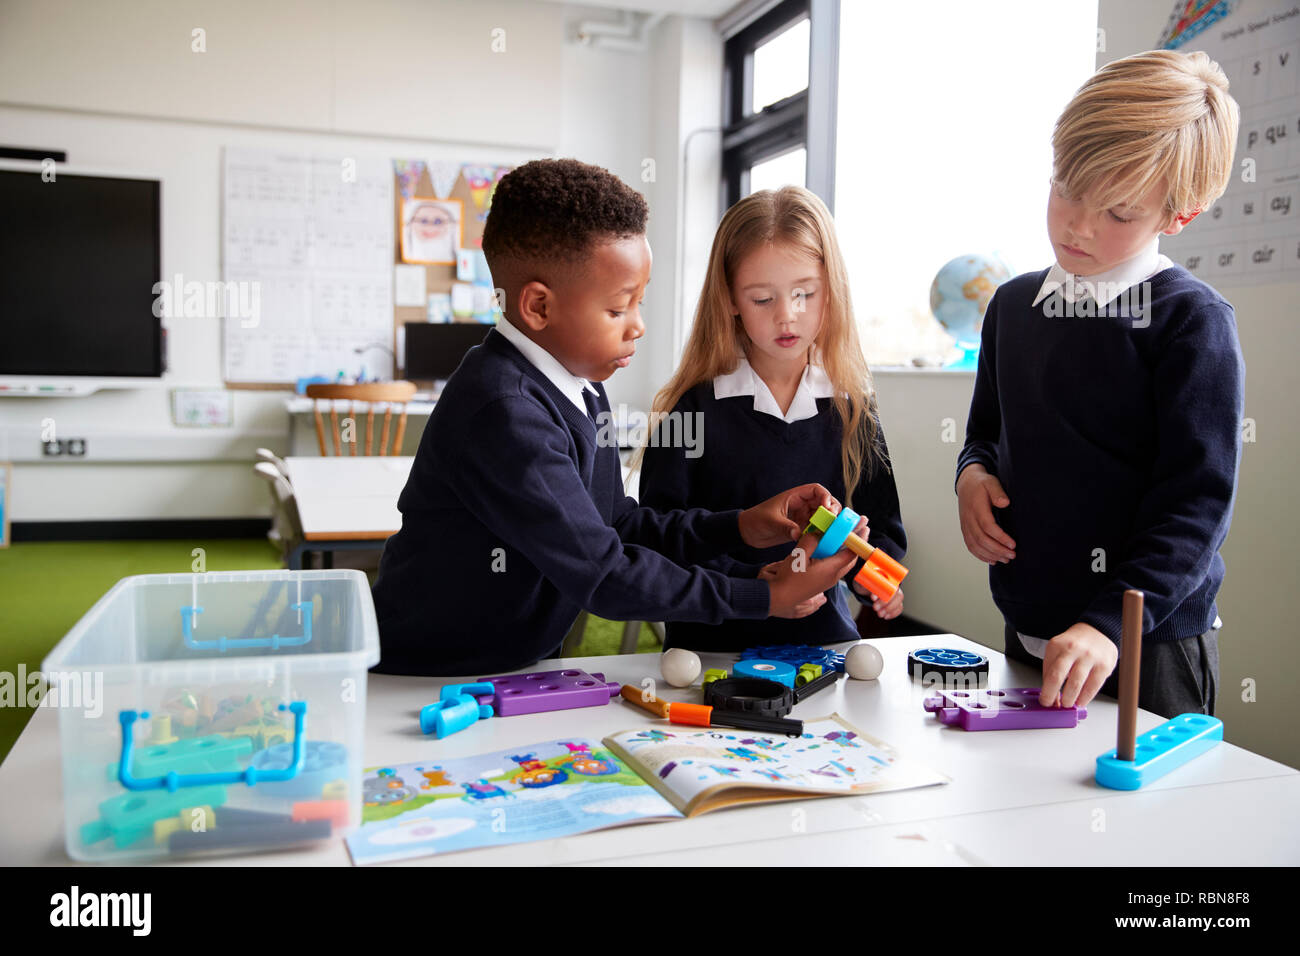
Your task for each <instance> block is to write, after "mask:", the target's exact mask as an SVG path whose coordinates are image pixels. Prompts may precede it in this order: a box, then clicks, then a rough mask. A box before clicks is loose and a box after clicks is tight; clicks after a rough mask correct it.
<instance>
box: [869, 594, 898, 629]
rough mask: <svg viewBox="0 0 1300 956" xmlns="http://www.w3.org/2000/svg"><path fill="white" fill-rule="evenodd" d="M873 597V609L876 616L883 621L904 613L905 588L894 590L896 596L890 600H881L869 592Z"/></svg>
mask: <svg viewBox="0 0 1300 956" xmlns="http://www.w3.org/2000/svg"><path fill="white" fill-rule="evenodd" d="M868 597H870V598H871V610H873V611H875V612H876V617H878V618H880V619H881V620H882V621H892V620H893V619H894V618H896V617H898V615H900V614H902V613H903V589H902V588H899V589H898V590H897V591H895V592H894V596H893V597H891V598H890V599H889V600H888V601H881V600H880V598H878V597H876V596H875V595H874V594H871V593H870V592H868Z"/></svg>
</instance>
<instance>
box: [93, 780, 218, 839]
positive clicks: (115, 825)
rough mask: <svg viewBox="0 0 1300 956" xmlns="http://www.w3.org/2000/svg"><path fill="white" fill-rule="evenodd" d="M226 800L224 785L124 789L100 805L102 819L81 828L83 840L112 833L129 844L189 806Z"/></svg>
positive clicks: (209, 804)
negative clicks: (172, 789)
mask: <svg viewBox="0 0 1300 956" xmlns="http://www.w3.org/2000/svg"><path fill="white" fill-rule="evenodd" d="M225 802H226V788H225V787H224V786H221V785H215V786H207V787H193V788H186V789H182V790H178V791H176V792H175V793H172V792H170V791H167V790H150V791H148V792H145V793H122V794H118V795H117V796H116V797H109V798H108V799H107V800H105V801H104V802H103V803H101V804H100V805H99V819H98V820H92V821H90V822H89V823H87V824H85V825H84V826H82V828H81V842H82V843H86V844H90V843H97V842H99V841H100V840H103V839H106V838H107V837H109V836H111V837H112V838H113V842H114V843H115V844H116V845H117V846H118V847H119V848H121V847H128V846H130V845H131V844H132V843H135V842H136V841H137V840H140V839H141V838H143V837H150V838H152V837H153V825H154V823H155V822H156V821H158V820H162V819H163V818H165V817H172V816H175V815H176V814H178V813H180V812H181V811H182V810H184V809H185V808H186V807H201V806H208V807H217V806H221V805H222V804H224V803H225Z"/></svg>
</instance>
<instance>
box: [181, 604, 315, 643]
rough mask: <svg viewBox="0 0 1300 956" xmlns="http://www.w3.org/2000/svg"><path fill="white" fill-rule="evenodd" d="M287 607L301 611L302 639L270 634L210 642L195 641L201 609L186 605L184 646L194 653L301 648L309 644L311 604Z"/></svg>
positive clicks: (217, 639) (182, 628)
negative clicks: (262, 648)
mask: <svg viewBox="0 0 1300 956" xmlns="http://www.w3.org/2000/svg"><path fill="white" fill-rule="evenodd" d="M289 607H291V608H293V609H294V610H297V611H302V637H281V636H280V635H279V634H272V635H271V636H270V637H218V638H216V639H215V640H211V641H196V640H195V639H194V615H196V614H202V613H203V608H201V607H195V606H188V605H187V606H185V607H182V608H181V631H182V632H183V633H184V634H185V646H186V647H188V648H190V649H192V650H196V651H210V650H217V651H228V650H232V649H234V648H239V647H269V648H271V650H273V651H275V650H279V649H280V648H282V647H301V646H302V645H303V644H308V643H310V642H311V608H312V605H311V602H310V601H299V602H298V603H297V604H290V605H289Z"/></svg>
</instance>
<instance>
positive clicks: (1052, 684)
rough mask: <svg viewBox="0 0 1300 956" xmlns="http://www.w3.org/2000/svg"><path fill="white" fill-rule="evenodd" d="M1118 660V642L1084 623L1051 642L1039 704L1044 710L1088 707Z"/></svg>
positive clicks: (1045, 656)
mask: <svg viewBox="0 0 1300 956" xmlns="http://www.w3.org/2000/svg"><path fill="white" fill-rule="evenodd" d="M1118 660H1119V648H1118V647H1116V646H1115V642H1114V641H1112V640H1111V639H1110V638H1109V637H1107V636H1106V635H1105V634H1103V633H1101V631H1099V630H1097V629H1096V628H1095V627H1093V626H1092V625H1091V624H1084V623H1083V622H1082V621H1080V622H1079V623H1078V624H1075V625H1074V626H1072V627H1070V628H1068V629H1067V630H1064V631H1062V632H1061V633H1060V634H1057V635H1056V637H1054V638H1052V639H1051V640H1050V641H1048V642H1047V653H1046V654H1045V655H1044V656H1043V688H1042V691H1041V692H1040V693H1039V695H1038V702H1039V703H1040V704H1042V705H1043V706H1044V707H1055V706H1057V705H1058V704H1059V705H1060V706H1062V707H1087V706H1088V703H1089V702H1090V701H1091V700H1092V699H1093V698H1094V697H1096V696H1097V692H1098V691H1100V690H1101V685H1102V684H1103V683H1105V680H1106V678H1107V677H1109V676H1110V672H1111V671H1113V670H1114V669H1115V662H1116V661H1118Z"/></svg>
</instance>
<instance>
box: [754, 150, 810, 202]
mask: <svg viewBox="0 0 1300 956" xmlns="http://www.w3.org/2000/svg"><path fill="white" fill-rule="evenodd" d="M807 165H808V150H806V149H804V148H803V147H802V146H800V147H799V148H798V149H792V150H790V151H789V152H787V153H782V154H781V155H779V156H773V157H772V158H771V159H764V160H760V161H759V162H757V163H755V164H754V165H753V166H751V167H750V168H749V192H751V193H756V192H758V191H760V190H763V189H779V188H780V187H782V186H802V185H803V184H804V172H805V170H806V167H807Z"/></svg>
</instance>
